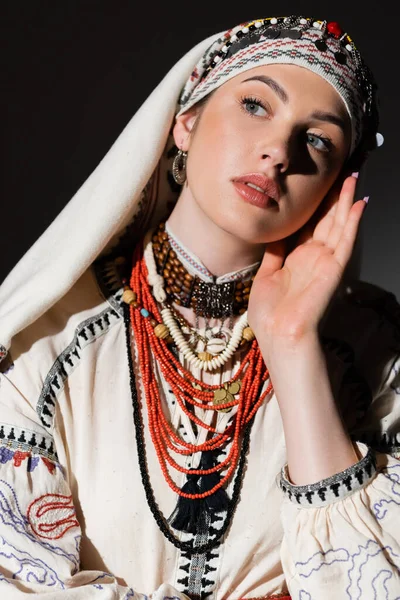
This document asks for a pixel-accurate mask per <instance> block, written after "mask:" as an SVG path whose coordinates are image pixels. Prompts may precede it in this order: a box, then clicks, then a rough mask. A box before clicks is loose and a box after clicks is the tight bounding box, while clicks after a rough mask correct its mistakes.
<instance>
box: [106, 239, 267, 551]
mask: <svg viewBox="0 0 400 600" xmlns="http://www.w3.org/2000/svg"><path fill="white" fill-rule="evenodd" d="M164 241H166V240H164ZM150 250H151V252H150ZM157 252H158V250H157V249H156V250H155V251H154V250H153V248H152V246H151V238H149V235H147V236H146V238H145V239H144V240H143V241H142V242H141V243H139V244H137V246H136V247H135V250H134V253H133V260H132V269H131V272H130V277H129V285H128V279H127V278H124V277H123V278H122V282H123V284H124V287H125V290H124V293H123V300H124V302H125V309H124V314H125V323H126V336H127V350H128V361H129V369H130V380H131V381H130V383H131V392H132V401H133V409H134V410H133V412H134V422H135V429H136V440H137V447H138V456H139V466H140V470H141V476H142V481H143V485H144V489H145V493H146V497H147V501H148V504H149V506H150V509H151V511H152V513H153V515H154V517H155V519H156V521H157V523H158V525H159V527H160V529H161V531H162V532H163V534H164V535H165V536H166V537H167V538H168V539H169V540H170V541H171V542H172V543H173V544H174V545H175V546H176V547H178V548H180V549H181V550H184V551H186V552H189V553H197V554H199V553H204V552H208V551H209V550H210V549H212V548H214V547H215V546H217V545H218V544H219V542H220V539H221V538H222V536H223V535H224V534H225V532H226V531H227V529H228V527H229V524H230V521H231V519H232V517H233V513H234V511H235V507H236V504H237V502H238V499H239V492H240V487H241V482H242V477H243V472H244V466H245V460H246V454H247V450H248V446H249V438H250V427H251V424H252V422H253V420H254V416H255V414H256V412H257V410H258V408H259V407H260V406H261V405H262V403H263V402H264V400H265V398H266V397H267V395H268V394H269V393H270V392H271V391H272V384H271V382H269V383H268V385H266V387H265V389H264V391H262V390H263V388H264V384H265V382H266V381H267V379H268V370H267V368H266V366H265V363H264V360H263V358H262V355H261V352H260V350H259V346H258V344H257V341H256V339H255V338H254V334H253V333H252V331H251V329H250V328H249V327H248V324H247V318H246V317H247V313H246V304H245V302H241V303H239V302H237V306H240V309H242V308H244V309H245V310H244V312H243V311H242V314H240V317H239V319H238V323H240V325H239V326H238V324H236V325H235V328H236V331H235V329H234V332H233V334H232V337H231V340H230V342H229V344H230V345H229V344H228V345H227V347H226V348H225V350H224V351H223V352H221V353H220V354H219V355H218V356H217V357H210V356H196V354H195V352H194V351H193V350H192V349H191V348H190V347H189V344H188V342H187V341H186V340H185V338H184V335H183V333H182V331H181V329H180V323H179V319H177V317H176V313H174V311H173V309H172V307H171V305H170V304H168V293H167V290H165V289H164V285H165V281H164V277H165V274H164V277H163V275H162V274H161V273H160V272H159V270H157V262H156V261H157V258H158V259H159V260H160V257H159V256H158V257H157ZM168 255H169V259H171V256H170V253H166V254H165V256H166V257H168ZM165 256H164V259H163V263H165V264H167V262H166V260H165ZM172 258H173V259H174V260H178V259H177V257H176V256H172ZM116 262H117V264H119V266H120V267H122V266H123V264H124V260H123V259H117V261H116ZM158 264H160V263H158ZM165 264H164V265H163V266H164V267H165ZM174 266H175V267H177V268H178V269H179V267H183V265H182V263H181V264H179V265H178V264H177V263H176V262H175V263H174ZM159 268H160V267H159ZM183 269H184V267H183ZM169 271H170V269H169ZM175 273H177V271H175ZM179 273H180V275H181V276H182V278H183V280H184V281H188V279H185V275H186V273H184V272H183V270H182V269H180V270H179ZM168 274H169V275H170V274H171V273H170V272H169V273H168ZM182 278H181V279H182ZM169 279H171V277H169ZM193 281H195V279H193V280H192V287H193V289H198V287H197V288H196V283H193ZM166 283H168V281H167V282H166ZM222 285H223V284H222ZM178 287H179V290H181V287H180V286H178V285H176V286H175V288H174V287H173V286H172V287H171V284H170V288H169V289H170V293H169V295H171V294H178V293H179V294H180V293H181V292H180V291H179V292H178V291H176V290H177V289H178ZM183 291H184V293H185V294H188V292H187V290H186V289H184V290H183ZM196 297H197V296H196V294H195V293H193V294H192V296H191V298H192V300H190V302H192V301H193V298H196ZM188 302H189V301H188ZM218 302H219V301H218ZM218 302H217V304H218ZM200 304H201V303H200ZM219 304H220V306H223V305H224V302H222V303H221V302H219ZM159 305H160V307H159ZM215 305H216V304H215V302H213V301H211V302H210V303H209V304H208V306H209V307H210V306H211V307H212V309H210V310H213V311H214V312H213V313H212V314H215ZM197 306H199V304H197ZM201 306H202V309H201V310H202V315H203V316H211V313H210V310H208V309H207V308H205V304H204V303H203V304H201ZM232 306H234V303H231V307H232ZM240 309H239V310H240ZM218 310H220V308H219V309H218ZM224 314H225V316H226V317H230V314H229V313H224ZM246 329H247V332H246V333H247V338H249V339H247V338H246V337H243V332H245V331H246ZM131 334H133V336H134V339H135V343H136V347H137V354H138V365H139V369H140V373H141V378H142V382H143V388H144V396H145V402H146V407H147V414H148V426H149V432H150V436H151V440H152V442H153V445H154V448H155V451H156V455H157V458H158V461H159V464H160V467H161V470H162V473H163V475H164V478H165V481H166V482H167V484H168V485H169V487H170V488H171V490H173V491H174V492H175V493H176V494H177V495H178V503H177V506H176V509H175V510H174V511H173V513H172V515H171V516H170V517H169V519H166V518H165V517H164V516H163V515H162V514H161V512H160V511H159V509H158V506H157V503H156V501H155V498H154V494H153V491H152V487H151V484H150V481H149V474H148V472H147V467H146V450H145V443H144V436H143V419H142V407H141V406H140V402H139V400H138V396H137V393H136V384H135V377H134V371H133V364H132V346H131V344H132V340H131ZM250 334H252V335H250ZM231 342H232V343H231ZM240 343H245V344H247V346H248V348H247V349H246V350H245V352H244V356H243V358H242V360H241V363H240V366H239V368H238V369H237V371H236V373H235V374H234V375H233V376H232V378H231V379H230V380H229V381H226V382H225V383H224V384H223V385H221V384H219V385H211V384H208V383H205V382H203V381H201V380H198V379H196V378H195V377H194V376H193V374H192V373H191V372H190V370H188V369H185V368H184V367H183V365H182V364H181V363H180V361H179V360H178V357H177V356H175V354H174V352H173V351H172V347H173V346H177V347H178V348H179V350H180V351H181V352H182V353H183V355H184V357H185V358H186V359H187V360H189V363H190V365H194V366H197V367H199V368H200V370H201V368H203V370H215V369H220V368H221V366H223V364H225V362H226V361H227V360H228V358H230V357H231V356H232V355H233V353H234V352H235V350H236V349H237V348H238V346H239V344H240ZM228 348H229V350H228ZM226 350H227V352H225V351H226ZM224 352H225V355H224ZM200 354H201V353H200ZM203 354H209V353H203ZM153 360H155V361H156V363H157V366H158V369H159V370H160V372H161V374H162V376H163V377H164V379H165V381H166V383H167V384H168V386H169V387H170V389H171V390H172V392H173V394H174V397H175V399H176V402H177V403H178V405H179V408H180V410H181V411H182V413H183V414H184V415H186V417H187V418H188V419H189V420H190V422H191V423H192V426H193V427H194V428H197V430H198V429H199V428H200V429H203V430H206V431H205V433H206V436H205V438H204V439H205V441H203V442H202V443H198V444H192V443H188V442H186V441H185V440H184V439H183V438H182V436H181V435H179V433H178V432H177V431H175V430H174V428H173V427H172V425H171V424H170V422H169V420H168V419H167V418H166V416H165V414H164V411H163V407H162V400H161V396H160V390H159V383H158V379H157V374H156V369H155V368H154V367H153ZM234 407H235V413H234V414H232V416H231V418H230V421H229V422H228V425H227V426H226V428H225V430H224V431H222V432H219V431H218V429H217V427H216V426H215V423H214V424H211V423H213V421H210V420H209V419H208V420H209V421H210V422H209V423H207V422H205V421H204V420H202V419H201V418H200V417H199V416H197V415H196V412H197V413H198V414H199V410H198V409H201V411H205V412H206V413H207V412H209V411H212V412H213V413H214V414H215V415H216V413H217V412H223V411H232V413H233V412H234V411H233V410H232V409H233V408H234ZM200 414H201V413H200ZM203 414H204V413H203ZM221 452H225V454H226V456H225V457H224V458H223V460H221V461H218V460H217V457H218V455H219V454H221ZM197 453H201V459H200V462H199V464H198V467H197V468H185V467H183V466H181V465H180V464H179V463H178V462H177V460H176V458H177V455H181V456H185V457H194V456H195V455H196V454H197ZM175 457H176V458H175ZM192 464H193V462H192ZM173 473H176V474H177V473H184V474H185V475H186V482H185V483H184V485H183V486H182V488H179V486H178V485H177V484H176V483H175V478H174V477H173V475H172V474H173ZM235 473H236V476H235ZM233 478H234V482H233V492H232V497H231V498H228V495H227V493H226V487H227V485H228V484H229V483H230V482H231V481H232V480H233ZM212 512H216V513H218V512H226V518H225V521H224V525H223V527H222V528H221V529H220V530H219V532H218V535H217V537H215V538H214V539H212V540H211V541H209V542H207V543H205V544H203V545H200V546H198V545H194V544H193V543H189V542H183V541H181V540H179V539H178V538H177V537H176V536H175V535H174V534H173V532H172V530H171V528H174V529H176V530H180V531H184V532H187V533H198V532H201V531H202V530H203V529H204V528H206V527H207V524H208V523H209V516H210V513H212Z"/></svg>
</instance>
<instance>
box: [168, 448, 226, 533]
mask: <svg viewBox="0 0 400 600" xmlns="http://www.w3.org/2000/svg"><path fill="white" fill-rule="evenodd" d="M216 463H217V459H216V454H215V451H212V450H210V451H207V452H203V453H202V456H201V461H200V464H199V466H198V469H199V470H200V469H202V470H206V469H207V470H208V469H212V467H214V466H215V464H216ZM199 480H200V483H199ZM220 480H221V478H220V475H219V473H218V472H216V473H210V475H204V476H200V475H190V474H189V475H188V476H187V481H186V483H185V484H184V485H183V487H182V492H184V493H186V494H202V493H204V492H207V491H208V490H211V489H212V488H213V487H214V486H215V485H217V484H218V483H219V482H220ZM229 503H230V500H229V497H228V495H227V493H226V491H225V490H224V489H223V488H222V487H221V488H219V489H218V490H217V491H216V492H214V493H213V494H211V496H206V498H200V499H195V500H191V499H189V498H184V497H182V496H179V498H178V502H177V505H176V507H175V509H174V511H173V513H172V514H171V516H170V517H169V519H168V521H169V523H170V524H171V525H172V527H174V529H177V530H178V531H185V532H187V533H193V534H196V533H202V532H205V531H206V530H207V527H208V524H209V523H210V513H212V512H215V513H218V512H224V511H226V510H228V507H229Z"/></svg>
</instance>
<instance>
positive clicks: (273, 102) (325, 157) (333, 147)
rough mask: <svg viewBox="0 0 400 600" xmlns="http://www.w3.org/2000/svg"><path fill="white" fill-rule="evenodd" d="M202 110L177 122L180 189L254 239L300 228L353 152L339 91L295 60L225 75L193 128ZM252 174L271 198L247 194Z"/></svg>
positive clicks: (224, 225)
mask: <svg viewBox="0 0 400 600" xmlns="http://www.w3.org/2000/svg"><path fill="white" fill-rule="evenodd" d="M198 112H199V109H198V107H196V106H195V107H193V108H192V109H190V110H189V111H187V112H186V113H184V114H182V115H180V116H179V117H178V118H177V120H176V123H175V126H174V138H175V142H176V144H177V146H179V147H180V148H181V149H183V150H187V151H188V160H187V185H186V186H185V187H184V188H183V190H182V194H183V195H184V196H188V195H189V196H190V197H191V199H192V201H194V202H195V203H197V205H198V207H199V208H200V209H201V210H202V211H203V212H204V213H205V215H206V216H207V217H208V218H209V219H211V220H212V221H213V222H214V223H215V224H216V225H218V226H219V227H221V228H222V229H223V230H225V231H228V232H230V233H231V234H233V235H236V236H238V237H240V238H241V239H243V240H247V241H249V242H252V243H265V242H269V241H274V240H277V239H281V238H284V237H287V236H288V235H290V234H292V233H293V232H295V231H297V230H298V229H299V228H300V227H302V225H304V224H305V223H306V222H307V221H308V219H309V218H310V217H311V215H312V214H313V213H314V212H315V210H316V208H317V207H318V205H319V204H320V203H321V201H322V200H323V198H324V197H325V196H326V194H327V192H328V190H329V189H330V188H331V186H332V184H333V183H334V182H335V180H336V179H337V177H338V175H339V173H340V172H341V170H342V167H343V164H344V162H345V159H346V157H347V155H348V152H349V147H350V120H349V117H348V114H347V111H346V108H345V106H344V104H343V101H342V100H341V98H340V96H339V94H338V93H337V92H336V90H335V89H334V88H333V87H332V86H331V85H330V84H329V83H328V82H327V81H325V80H324V79H323V78H322V77H320V76H319V75H317V74H315V73H313V72H311V71H309V70H307V69H304V68H301V67H298V66H296V65H267V66H260V67H255V68H254V69H251V70H248V71H245V72H244V73H242V74H240V75H237V76H236V77H234V78H232V79H231V80H229V81H227V82H226V83H225V84H223V85H222V86H221V87H220V88H218V89H217V90H216V91H215V92H214V93H213V94H212V95H211V97H210V98H209V99H208V101H207V103H206V104H205V106H204V107H203V108H202V109H201V112H200V116H199V118H198V122H197V123H196V127H195V128H194V130H193V131H192V133H191V130H192V128H193V125H194V123H195V121H196V118H197V116H198ZM249 174H252V175H254V174H258V175H261V176H264V177H266V178H267V179H265V181H264V180H263V179H257V178H256V179H254V180H253V184H254V181H256V182H257V181H258V182H259V183H260V187H262V188H263V189H264V190H265V188H266V187H267V188H268V195H269V196H274V199H273V200H271V199H268V198H267V197H265V194H264V199H265V202H264V205H263V206H260V205H255V204H254V203H250V202H247V201H246V199H245V197H246V195H247V196H248V195H249V194H250V195H252V194H253V193H254V188H251V187H249V186H248V185H247V184H246V183H243V181H246V176H248V175H249ZM237 178H242V183H241V184H240V183H239V184H238V183H237V181H236V180H237ZM250 183H251V182H250ZM274 184H275V185H274ZM256 185H257V183H256ZM268 186H269V187H268ZM274 188H275V191H274ZM254 195H255V196H257V193H255V194H254ZM261 199H262V197H260V196H258V200H261ZM185 201H186V200H185ZM253 201H254V198H253ZM256 201H257V198H256ZM265 203H266V204H267V205H266V206H265Z"/></svg>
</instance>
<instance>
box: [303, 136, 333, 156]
mask: <svg viewBox="0 0 400 600" xmlns="http://www.w3.org/2000/svg"><path fill="white" fill-rule="evenodd" d="M307 144H310V146H312V147H313V148H315V150H318V151H319V152H330V151H331V149H332V142H331V140H330V139H329V138H326V137H324V136H322V135H317V134H316V133H307Z"/></svg>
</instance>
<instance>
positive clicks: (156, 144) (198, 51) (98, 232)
mask: <svg viewBox="0 0 400 600" xmlns="http://www.w3.org/2000/svg"><path fill="white" fill-rule="evenodd" d="M290 19H291V18H290ZM265 21H267V22H268V23H266V22H265ZM259 22H261V21H257V22H256V21H254V22H253V24H254V29H252V28H251V27H252V25H248V26H247V25H241V26H239V27H236V28H234V29H232V30H229V31H227V32H219V33H217V34H215V35H212V36H210V37H208V38H206V39H205V40H203V41H202V42H200V43H199V44H197V45H196V46H194V48H192V49H191V50H190V51H189V52H187V53H186V54H185V55H184V56H183V57H182V58H181V60H180V61H179V62H177V63H176V65H175V66H174V67H173V68H172V69H171V70H170V71H169V73H167V75H166V76H165V77H164V79H163V80H162V81H161V83H160V84H159V85H158V86H157V87H156V88H155V90H154V91H153V93H152V94H151V95H150V96H149V98H148V99H147V100H146V101H145V102H144V104H143V105H142V106H141V108H140V109H139V110H138V111H137V112H136V114H135V115H134V116H133V117H132V119H131V121H130V122H129V123H128V125H127V126H126V128H125V129H124V131H123V132H122V133H121V135H120V136H119V137H118V139H117V140H116V142H115V143H114V145H113V146H112V147H111V149H110V150H109V152H108V153H107V154H106V156H105V157H104V158H103V160H102V161H101V162H100V164H99V165H98V167H97V168H96V169H95V170H94V172H93V173H92V174H91V175H90V177H89V178H88V179H87V180H86V182H85V183H84V184H83V185H82V187H81V188H80V189H79V190H78V192H77V193H76V194H75V196H74V197H73V198H72V199H71V200H70V202H69V203H68V204H67V205H66V207H65V208H64V209H63V210H62V211H61V213H60V214H59V215H58V217H57V218H56V219H55V220H54V221H53V223H51V225H50V226H49V227H48V228H47V230H46V231H45V232H44V233H43V234H42V236H41V237H40V238H39V239H38V240H37V241H36V243H35V244H34V245H33V246H32V247H31V248H30V249H29V250H28V252H27V253H26V254H25V255H24V256H23V257H22V259H21V260H20V261H19V263H18V264H17V265H16V266H15V267H14V269H13V270H12V271H11V273H10V274H9V275H8V276H7V278H6V279H5V280H4V282H3V283H2V285H1V286H0V361H1V360H2V358H4V357H5V356H6V355H7V352H8V350H9V349H10V346H11V341H12V338H13V337H14V336H15V335H16V334H17V333H19V332H20V331H22V330H23V329H24V328H25V327H27V326H28V325H30V324H31V323H32V322H34V321H35V320H36V319H38V318H39V317H40V316H41V315H42V314H43V313H45V312H46V310H48V309H49V308H50V307H51V306H52V305H53V304H55V303H56V302H57V301H58V300H59V299H60V298H62V297H63V296H64V295H65V294H66V293H67V292H68V290H69V289H70V288H71V287H72V286H73V285H74V284H75V282H76V281H77V280H78V279H79V277H80V276H81V275H82V274H83V273H84V272H85V271H86V270H87V269H88V267H89V266H90V265H91V264H92V263H93V261H94V260H95V259H96V258H98V256H99V255H100V254H102V253H106V252H108V251H109V250H110V249H111V248H112V247H113V246H114V245H115V244H116V243H117V242H118V241H119V239H120V237H121V235H122V234H123V233H124V232H126V231H127V228H128V226H129V228H128V230H129V231H134V230H135V227H136V230H138V231H140V232H142V233H143V232H144V231H145V230H146V228H147V227H149V226H152V225H155V224H156V223H158V222H159V220H160V218H161V217H163V216H165V215H166V213H167V211H168V204H169V203H171V202H173V201H174V199H175V198H177V196H178V193H179V191H180V188H179V187H178V186H176V185H175V186H174V181H173V178H172V175H171V167H172V165H171V162H172V160H171V157H172V155H173V153H171V148H173V147H174V143H173V138H172V136H171V135H170V134H171V125H172V124H173V120H174V115H175V114H176V113H177V112H179V110H183V109H187V108H188V107H189V103H191V102H196V101H198V100H199V99H200V95H201V94H202V96H203V97H204V94H203V92H204V93H209V92H210V90H211V87H205V86H207V85H208V83H207V82H210V83H211V82H215V84H216V85H220V84H221V83H222V80H221V79H218V73H220V72H221V71H220V69H219V67H218V65H219V63H221V65H222V64H225V65H228V64H231V63H229V62H228V61H232V65H233V64H234V65H236V67H237V68H238V69H239V68H240V62H239V59H240V57H241V56H242V54H241V51H242V46H241V44H242V43H244V39H247V41H249V40H250V41H251V40H252V39H253V37H247V38H246V36H250V35H251V36H256V35H258V33H261V31H264V30H265V33H264V35H265V36H267V35H271V36H272V38H271V40H270V41H271V43H273V44H277V43H278V34H279V40H281V50H282V49H283V48H284V43H285V41H286V43H287V44H289V45H290V47H291V53H290V54H288V55H287V60H285V62H290V61H289V58H290V56H291V55H293V56H294V54H296V49H297V48H303V46H304V45H305V44H306V43H309V44H314V47H315V48H316V50H318V52H317V51H316V52H315V58H314V59H315V60H316V61H320V64H321V74H322V72H325V76H326V77H328V75H329V74H328V71H329V69H330V70H331V74H330V75H329V77H330V78H331V79H328V80H330V81H331V83H333V82H337V83H335V84H334V85H335V87H336V89H338V86H339V82H340V81H342V84H341V85H342V88H343V90H342V92H341V93H342V97H343V98H346V100H345V102H347V103H348V106H349V108H350V110H351V118H352V119H353V121H352V123H353V127H354V140H353V143H354V144H355V143H356V142H357V140H358V139H360V137H361V135H363V134H364V128H363V126H360V125H359V123H361V121H362V115H363V114H364V115H366V116H367V119H369V121H368V122H369V123H371V124H373V126H372V125H371V127H369V126H368V131H370V132H373V135H375V133H376V122H377V119H376V114H375V113H376V111H375V101H374V87H373V86H372V88H370V81H371V80H370V79H369V75H368V71H367V70H365V69H364V67H363V63H362V62H361V63H358V62H357V61H358V53H357V51H356V50H355V47H354V48H353V46H352V48H353V49H352V50H351V51H350V50H349V49H348V48H346V46H347V45H349V44H352V42H351V40H350V38H348V36H345V37H343V36H342V35H340V36H339V35H335V32H332V31H329V25H326V24H324V22H320V23H321V24H322V25H321V27H320V28H319V27H314V26H313V25H310V23H312V22H311V20H307V23H308V25H307V27H306V25H305V24H303V23H301V22H299V24H297V25H295V26H294V27H292V22H288V21H285V20H284V19H283V20H278V19H277V22H276V23H275V22H274V20H273V19H266V20H264V19H263V20H262V22H263V23H264V25H263V26H262V27H259V26H257V25H256V23H259ZM265 25H267V27H264V26H265ZM278 25H279V27H276V28H275V29H274V27H275V26H278ZM289 25H290V27H289ZM303 26H304V32H303V29H302V27H303ZM247 28H248V31H246V29H247ZM314 29H315V31H314ZM331 29H332V27H331ZM268 30H269V31H271V32H273V35H272V33H271V34H269V33H267V31H268ZM290 31H292V33H289V32H290ZM294 32H301V36H300V37H298V39H296V36H298V33H294ZM287 34H289V37H288V38H285V37H284V36H286V35H287ZM325 34H326V35H325ZM235 35H236V38H237V40H235V38H234V36H235ZM275 35H276V37H275V38H274V36H275ZM290 36H292V37H290ZM293 36H294V37H293ZM342 37H343V39H342ZM241 38H242V41H241ZM317 38H318V39H317ZM307 39H308V40H309V42H306V40H307ZM254 40H255V41H256V37H254ZM318 40H320V41H321V43H322V42H323V41H325V43H326V45H327V51H326V52H327V55H326V56H327V57H328V58H327V59H326V60H325V59H324V58H321V57H323V56H324V54H323V53H324V50H323V49H322V46H321V48H318V47H317V41H318ZM347 41H349V44H347ZM228 42H232V44H231V46H229V45H228ZM236 42H238V44H236ZM343 42H346V44H345V45H344V46H343ZM332 44H336V46H335V47H336V50H337V51H339V49H340V51H341V52H342V53H343V55H344V56H346V57H347V54H346V53H349V56H350V55H351V56H353V55H354V56H353V58H352V59H351V60H352V61H353V60H354V65H356V63H357V66H354V68H353V66H352V67H351V73H352V74H351V79H349V81H350V85H349V82H348V81H347V82H346V76H345V71H343V68H344V67H343V65H342V64H341V63H340V61H338V60H337V57H336V58H335V57H333V58H332V52H333V45H332ZM225 46H226V47H227V48H228V49H229V48H231V50H230V51H229V52H226V51H225V49H224V48H225ZM253 46H254V49H258V48H260V49H261V48H264V41H263V40H260V39H259V40H258V42H256V43H255V44H252V46H251V47H253ZM342 46H343V47H342ZM288 47H289V46H288ZM236 50H237V52H236ZM275 51H276V46H275ZM264 54H265V53H264ZM246 56H249V55H248V54H246ZM271 56H272V55H271ZM311 56H312V52H311V51H310V52H306V51H304V52H303V50H302V51H301V53H300V56H299V58H298V61H297V64H300V62H299V61H300V60H305V61H307V64H308V65H309V67H308V68H311V63H312V60H313V59H312V58H311ZM257 57H258V54H257V52H255V53H254V54H253V56H252V59H251V60H247V66H248V68H251V67H252V66H253V65H257V64H258V58H257ZM260 58H262V57H261V55H260ZM335 60H336V62H337V66H336V63H335V62H334V61H335ZM347 60H349V63H350V58H349V59H347V58H346V64H347ZM225 61H226V62H225ZM252 61H253V62H252ZM280 62H284V61H283V60H281V61H280ZM293 62H294V61H293ZM264 64H266V63H264ZM351 64H353V62H352V63H351ZM194 65H197V66H196V67H195V68H194V70H193V66H194ZM329 65H330V67H329ZM236 67H235V68H236ZM346 68H348V67H346ZM314 70H315V69H314ZM224 72H225V71H224ZM237 72H238V71H235V72H234V74H236V73H237ZM227 73H228V72H227V71H226V74H227ZM208 78H209V79H208ZM362 79H364V80H365V83H366V87H365V90H366V91H365V90H364V91H359V89H358V88H359V82H361V80H362ZM353 84H354V85H355V88H354V90H352V85H353ZM213 85H214V84H213ZM214 87H215V86H214ZM361 88H362V86H361V87H360V90H361ZM363 89H364V88H363ZM368 90H370V92H371V93H369V92H368ZM361 98H362V99H363V102H365V106H364V104H362V102H361ZM360 106H361V112H360ZM360 114H361V116H360ZM366 130H367V129H365V131H366ZM130 224H134V226H135V227H133V228H132V229H131V228H130ZM131 240H132V242H133V236H132V237H131Z"/></svg>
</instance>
